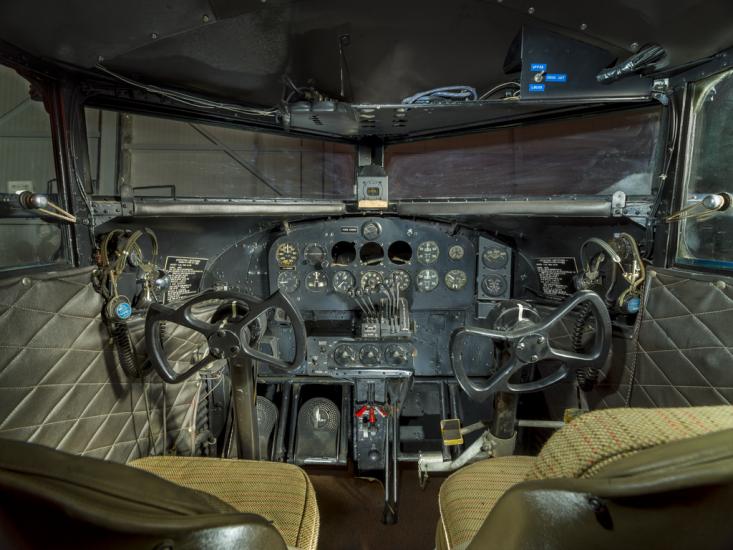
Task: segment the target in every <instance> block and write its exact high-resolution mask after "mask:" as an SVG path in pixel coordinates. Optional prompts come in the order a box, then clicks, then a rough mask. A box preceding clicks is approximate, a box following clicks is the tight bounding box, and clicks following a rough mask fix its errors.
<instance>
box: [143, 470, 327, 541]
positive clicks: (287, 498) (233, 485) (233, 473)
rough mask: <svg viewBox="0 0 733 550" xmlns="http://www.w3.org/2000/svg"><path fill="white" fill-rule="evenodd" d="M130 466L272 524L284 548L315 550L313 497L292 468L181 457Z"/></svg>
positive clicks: (303, 477)
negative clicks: (215, 498)
mask: <svg viewBox="0 0 733 550" xmlns="http://www.w3.org/2000/svg"><path fill="white" fill-rule="evenodd" d="M129 465H130V466H133V467H135V468H139V469H141V470H146V471H148V472H151V473H153V474H155V475H157V476H160V477H162V478H164V479H167V480H168V481H172V482H173V483H176V484H177V485H181V486H183V487H188V488H191V489H196V490H198V491H202V492H204V493H208V494H210V495H214V496H215V497H217V498H219V499H220V500H222V501H224V502H226V503H227V504H229V505H231V506H232V507H233V508H235V509H236V510H238V511H239V512H248V513H252V514H257V515H259V516H262V517H263V518H265V519H267V520H270V521H272V523H273V525H274V526H275V527H276V528H277V530H278V531H279V532H280V534H281V535H282V537H283V539H285V542H286V543H287V544H288V546H293V547H296V548H302V549H304V550H315V548H316V545H317V544H318V526H319V516H318V504H317V503H316V494H315V491H314V490H313V485H311V482H310V480H309V479H308V476H307V475H306V474H305V472H304V471H303V470H301V469H300V468H298V467H297V466H294V465H292V464H283V463H280V462H263V461H253V460H229V459H219V458H201V457H180V456H155V457H147V458H141V459H139V460H135V461H133V462H130V464H129Z"/></svg>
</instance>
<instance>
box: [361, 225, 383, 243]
mask: <svg viewBox="0 0 733 550" xmlns="http://www.w3.org/2000/svg"><path fill="white" fill-rule="evenodd" d="M381 234H382V226H381V225H379V224H378V223H377V222H366V223H365V224H364V225H362V226H361V236H362V237H364V238H365V239H366V240H368V241H373V240H374V239H376V238H377V237H379V236H380V235H381Z"/></svg>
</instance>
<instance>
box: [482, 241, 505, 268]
mask: <svg viewBox="0 0 733 550" xmlns="http://www.w3.org/2000/svg"><path fill="white" fill-rule="evenodd" d="M508 260H509V254H508V253H507V251H506V250H504V249H503V248H499V247H498V246H490V247H489V248H487V249H486V250H484V253H483V254H482V255H481V261H482V262H483V263H484V265H485V266H486V267H488V268H489V269H502V268H503V267H504V266H505V265H506V263H507V261H508Z"/></svg>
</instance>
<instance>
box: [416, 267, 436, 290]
mask: <svg viewBox="0 0 733 550" xmlns="http://www.w3.org/2000/svg"><path fill="white" fill-rule="evenodd" d="M439 282H440V279H439V277H438V272H437V271H435V270H434V269H423V270H422V271H420V272H419V273H418V274H417V289H418V290H419V291H420V292H430V291H432V290H435V289H436V288H437V287H438V283H439Z"/></svg>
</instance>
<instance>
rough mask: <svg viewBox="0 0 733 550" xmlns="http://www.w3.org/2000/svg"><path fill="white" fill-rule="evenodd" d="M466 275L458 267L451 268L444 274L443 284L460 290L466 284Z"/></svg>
mask: <svg viewBox="0 0 733 550" xmlns="http://www.w3.org/2000/svg"><path fill="white" fill-rule="evenodd" d="M467 282H468V276H467V275H466V272H465V271H462V270H460V269H451V270H450V271H449V272H448V273H446V274H445V286H447V287H448V288H449V289H451V290H461V289H462V288H463V287H465V286H466V283H467Z"/></svg>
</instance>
